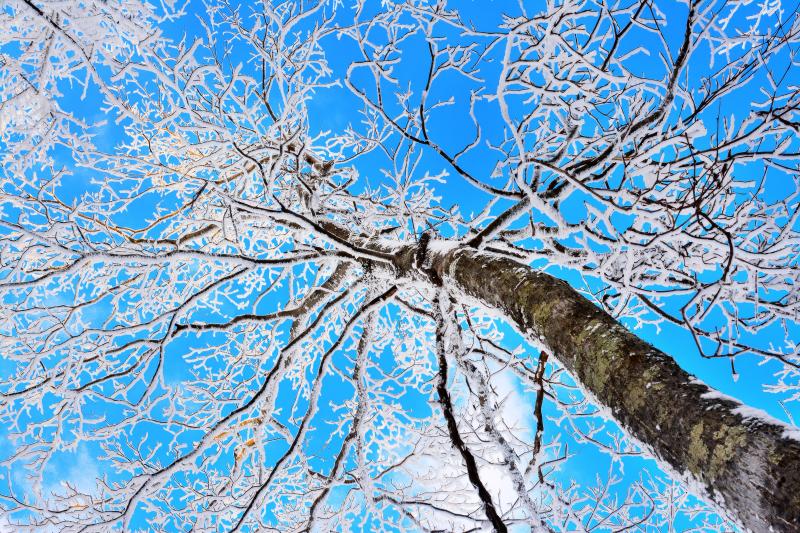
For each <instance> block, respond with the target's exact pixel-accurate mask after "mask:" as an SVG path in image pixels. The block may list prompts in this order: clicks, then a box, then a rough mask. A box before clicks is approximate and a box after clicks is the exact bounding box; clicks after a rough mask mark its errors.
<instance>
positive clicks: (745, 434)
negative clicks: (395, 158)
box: [401, 247, 800, 532]
mask: <svg viewBox="0 0 800 533" xmlns="http://www.w3.org/2000/svg"><path fill="white" fill-rule="evenodd" d="M417 255H419V254H417ZM426 256H427V257H426V264H425V265H424V269H421V268H420V267H422V266H423V265H419V264H415V265H414V266H415V267H416V268H417V269H418V271H420V270H421V271H422V272H424V273H425V274H429V273H430V272H431V271H432V270H433V271H435V272H436V274H437V275H436V276H435V278H438V279H436V281H439V280H444V283H446V284H451V285H453V286H455V287H457V288H458V289H460V290H461V291H463V292H464V293H465V294H466V295H468V296H470V297H473V298H476V299H478V300H480V301H482V302H483V303H484V304H486V305H487V306H489V307H492V308H495V309H497V310H498V311H500V312H502V313H503V314H504V315H505V316H507V317H508V318H509V319H510V320H511V321H512V322H513V323H514V324H515V325H516V326H517V327H518V328H519V329H520V330H521V331H522V332H523V333H525V334H527V335H530V336H532V337H534V338H536V339H537V340H539V341H542V342H544V343H545V344H546V345H547V346H548V347H549V349H550V350H552V353H553V355H554V356H555V357H556V358H557V359H558V360H559V361H560V362H561V363H562V364H563V365H564V366H565V367H566V368H567V369H568V370H569V371H570V372H571V373H572V374H573V375H574V376H575V377H576V378H577V379H578V380H579V381H580V382H582V383H583V385H584V386H585V387H586V388H587V389H588V390H589V391H590V392H591V393H592V394H593V395H594V397H595V398H596V399H597V401H599V402H600V403H602V404H603V405H605V406H606V407H608V408H609V409H610V410H611V412H612V413H613V415H614V417H615V418H616V419H617V420H618V421H619V423H620V424H621V425H622V426H623V427H624V428H625V429H626V430H627V431H628V432H629V433H630V434H631V435H632V436H634V437H636V438H637V439H639V440H640V441H641V442H642V443H644V444H645V445H646V446H648V447H649V448H650V449H651V450H652V451H653V453H655V455H656V456H657V457H658V458H660V459H661V460H663V461H665V462H667V463H668V464H670V465H671V466H672V467H673V468H675V469H676V470H677V471H678V472H680V473H688V474H690V475H691V476H693V477H694V478H695V479H696V480H698V481H699V482H700V483H701V484H702V485H703V486H704V487H705V489H706V491H707V493H708V495H709V496H711V497H712V498H713V499H714V500H715V501H717V502H718V503H720V504H722V505H724V506H725V507H726V508H728V509H730V510H731V511H732V512H733V513H734V514H735V516H736V517H737V518H738V519H739V520H740V521H741V522H742V523H743V524H744V525H745V527H747V528H749V529H751V530H753V531H757V532H762V531H770V530H774V531H800V442H798V441H796V440H794V439H792V438H789V437H788V436H786V435H785V433H786V428H785V427H783V426H781V425H779V424H773V423H770V422H768V421H765V420H762V419H760V418H751V417H744V416H742V415H741V414H739V413H737V412H736V410H737V408H739V407H741V405H739V404H737V403H736V402H733V401H731V400H727V399H724V398H719V397H714V396H715V395H714V394H713V391H712V389H710V388H709V387H707V386H706V385H704V384H702V383H700V382H698V381H696V380H694V379H693V378H692V376H690V375H689V374H688V373H686V372H685V371H684V370H682V369H681V368H680V367H679V366H678V365H677V364H676V363H675V361H674V360H673V359H672V358H671V357H669V356H667V355H666V354H664V353H662V352H660V351H658V350H657V349H655V348H654V347H653V346H651V345H649V344H648V343H646V342H644V341H643V340H641V339H639V338H638V337H637V336H635V335H633V334H632V333H630V332H629V331H628V330H626V329H625V328H624V327H623V326H621V325H620V324H619V323H617V321H616V320H614V319H613V318H612V317H611V316H610V315H608V314H607V313H606V312H604V311H603V310H601V309H600V308H598V307H597V306H595V305H594V304H592V303H591V302H589V301H588V300H586V299H585V298H584V297H582V296H581V295H580V294H579V293H578V292H576V291H575V290H574V289H573V288H571V287H570V286H569V285H568V284H567V283H565V282H564V281H561V280H558V279H556V278H553V277H552V276H549V275H547V274H545V273H542V272H537V271H535V270H533V269H531V268H529V267H527V266H526V265H523V264H520V263H517V262H515V261H513V260H510V259H506V258H501V257H499V256H495V255H493V254H489V253H484V252H479V251H477V250H474V249H470V248H463V247H462V248H457V249H453V250H450V251H441V252H432V253H430V254H426ZM409 259H410V257H409ZM401 262H403V261H402V260H401ZM406 262H408V261H406ZM414 262H415V263H418V262H419V259H418V258H417V259H416V260H415V261H414Z"/></svg>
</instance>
